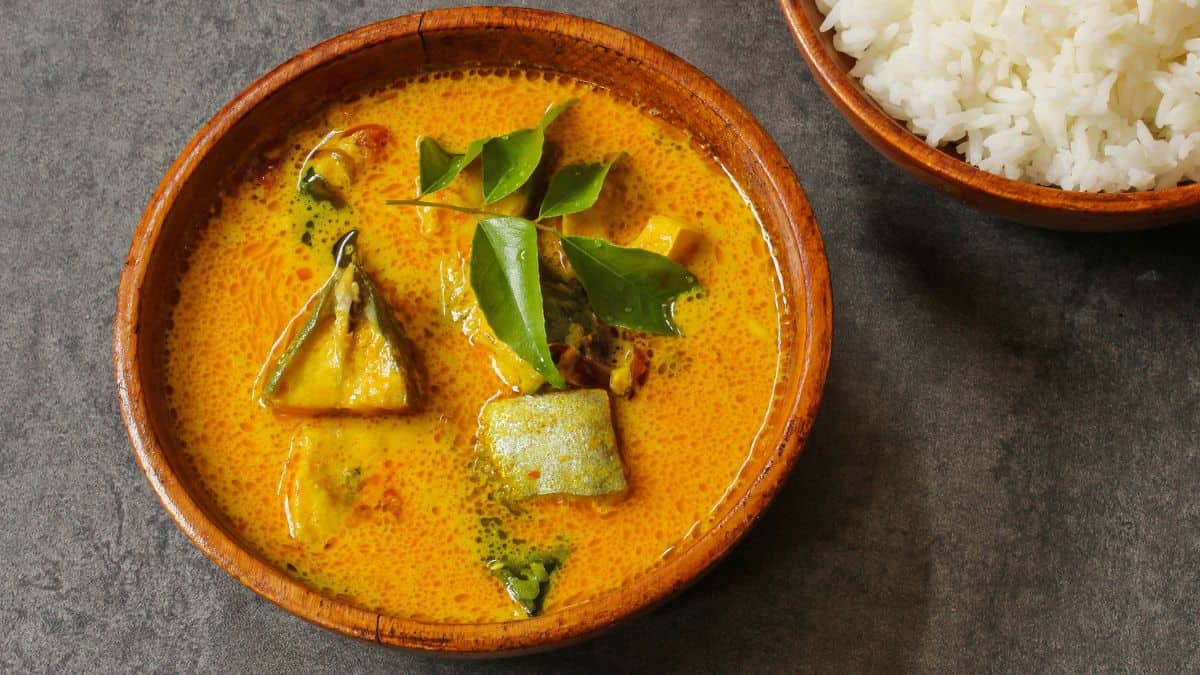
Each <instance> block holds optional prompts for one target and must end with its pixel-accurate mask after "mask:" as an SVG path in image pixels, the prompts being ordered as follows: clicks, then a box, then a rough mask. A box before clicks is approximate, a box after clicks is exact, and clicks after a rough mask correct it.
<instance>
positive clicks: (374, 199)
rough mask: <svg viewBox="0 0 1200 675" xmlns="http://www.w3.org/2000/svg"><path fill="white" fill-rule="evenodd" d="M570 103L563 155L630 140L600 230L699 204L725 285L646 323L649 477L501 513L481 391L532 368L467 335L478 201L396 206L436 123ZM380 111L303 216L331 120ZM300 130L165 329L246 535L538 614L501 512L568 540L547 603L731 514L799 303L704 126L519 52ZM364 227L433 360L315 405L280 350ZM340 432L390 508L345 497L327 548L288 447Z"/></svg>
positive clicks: (195, 266)
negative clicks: (499, 357)
mask: <svg viewBox="0 0 1200 675" xmlns="http://www.w3.org/2000/svg"><path fill="white" fill-rule="evenodd" d="M568 99H577V100H576V102H575V103H574V104H573V105H572V106H571V107H570V108H569V109H568V110H567V111H566V112H565V113H563V114H562V116H561V117H559V118H558V120H557V121H555V122H554V123H553V125H551V126H550V127H549V130H548V132H547V138H548V142H549V144H550V145H552V146H553V147H554V148H555V151H556V152H558V153H560V155H561V156H560V157H559V158H558V160H557V161H558V162H559V164H560V165H561V164H569V163H575V162H598V161H602V160H604V159H606V158H608V157H611V156H612V155H613V154H614V153H616V152H617V151H624V152H625V153H626V155H625V156H624V157H623V158H622V159H621V160H620V161H619V162H618V163H617V164H616V165H615V166H614V167H613V169H612V171H611V173H610V175H609V176H608V180H607V182H606V184H605V187H604V190H603V192H602V193H601V196H600V200H599V202H598V203H597V205H596V206H595V207H594V208H593V210H592V211H590V212H589V214H591V215H590V218H591V221H592V227H594V228H598V230H597V232H596V233H597V234H601V235H603V236H606V237H607V238H609V239H610V240H611V241H613V242H615V243H617V244H627V243H629V242H631V241H632V240H633V239H634V238H635V237H636V236H637V235H638V234H639V232H641V231H642V229H643V227H644V226H645V225H646V224H647V222H648V221H649V220H650V219H651V218H652V217H654V216H669V217H672V218H674V219H676V220H677V221H682V222H686V223H688V224H689V226H690V227H692V228H694V229H695V230H697V231H698V232H699V233H701V235H702V237H701V241H700V242H699V244H698V245H697V247H696V250H695V251H694V252H692V253H691V255H690V257H689V258H688V259H687V262H686V266H687V268H688V269H689V270H690V271H691V272H693V273H694V274H695V275H696V277H697V278H698V279H699V281H700V283H701V284H702V285H703V289H704V290H703V293H702V294H700V295H698V296H696V297H689V298H687V299H683V300H681V301H680V302H679V303H678V307H677V308H676V319H677V321H678V323H679V325H680V327H681V328H682V331H683V336H682V337H671V336H642V337H640V338H639V340H640V344H641V345H643V346H644V347H645V349H646V351H647V353H648V354H649V355H650V356H649V372H648V374H647V375H646V377H645V381H644V384H643V385H642V386H641V387H640V388H638V389H637V390H636V392H635V393H634V395H633V396H632V397H631V398H625V397H622V396H612V400H613V403H612V418H613V419H612V424H613V426H614V427H615V430H616V434H617V439H618V444H619V449H620V455H621V459H622V460H623V463H624V467H625V472H626V475H627V479H628V492H627V493H626V494H625V495H624V496H623V497H621V498H618V499H612V498H607V497H606V498H602V499H586V498H580V497H569V498H568V497H556V496H547V497H538V498H536V499H532V500H526V501H523V502H521V503H520V504H519V507H518V508H516V509H511V510H510V509H506V508H505V509H497V507H496V505H495V504H493V503H491V502H489V501H488V497H487V495H488V490H487V485H486V481H487V479H486V477H484V478H481V477H480V474H479V472H478V471H477V470H476V457H477V455H476V452H477V451H476V430H477V428H478V420H479V415H480V410H481V408H482V407H483V405H484V404H485V403H486V402H487V401H488V400H490V399H493V398H496V397H501V396H512V395H514V394H513V388H512V387H511V386H510V385H507V384H505V382H504V381H503V380H501V378H500V377H498V375H497V370H496V366H495V365H494V363H493V358H492V352H491V351H490V350H489V349H488V348H487V346H486V345H483V344H481V343H479V342H478V341H474V343H473V342H472V341H471V340H468V338H467V337H466V336H465V334H464V328H463V326H462V321H461V317H460V316H457V315H456V313H455V312H454V311H452V310H453V307H452V305H453V304H454V303H453V299H452V298H449V296H450V295H453V288H452V283H451V281H452V280H453V279H454V278H455V275H456V274H461V272H462V270H463V269H464V267H463V254H464V252H465V251H468V250H469V246H470V241H471V236H472V232H473V225H474V222H475V219H476V218H477V216H472V215H469V214H461V213H451V212H438V213H437V214H434V215H430V213H429V212H428V210H421V209H418V208H413V207H407V206H389V205H386V204H385V203H384V202H385V200H387V199H411V198H413V197H415V195H416V177H417V174H418V164H417V157H418V155H417V150H416V141H417V139H418V138H419V137H421V136H432V137H434V138H436V139H437V140H438V141H439V142H440V143H441V144H442V145H443V146H444V147H446V148H449V149H451V150H454V151H461V150H462V149H463V148H465V147H466V146H467V144H468V143H469V142H470V141H472V140H474V139H476V138H481V137H485V136H494V135H499V134H504V133H507V132H509V131H512V130H515V129H521V128H528V127H532V126H534V125H535V124H536V123H537V122H538V120H539V119H540V118H541V115H542V113H543V111H545V110H546V108H547V106H549V105H550V104H552V103H555V102H562V101H565V100H568ZM364 124H370V125H379V126H380V127H382V128H384V129H386V132H387V134H386V136H387V142H386V146H385V147H383V148H382V150H381V151H380V152H378V153H377V154H376V156H375V157H374V158H373V160H372V161H371V162H370V163H369V165H367V166H365V167H362V169H361V170H360V171H359V172H358V175H356V176H355V177H354V183H353V186H352V187H351V188H350V189H349V191H348V193H347V195H346V203H347V204H348V205H349V208H348V209H347V212H348V213H349V215H345V216H338V217H339V218H344V221H345V222H341V221H338V222H333V223H332V224H331V223H329V222H326V223H324V224H323V225H320V226H318V227H311V226H308V227H307V230H308V232H307V234H306V225H305V223H304V219H305V214H304V207H303V205H302V204H301V203H300V202H298V201H297V198H296V185H297V180H298V177H299V172H300V169H301V166H302V164H303V162H304V160H305V157H306V154H307V153H308V151H309V150H310V149H311V148H313V147H314V146H316V145H317V144H318V143H320V142H321V140H322V138H323V137H324V136H325V134H326V133H327V132H329V131H330V130H331V129H347V128H351V127H355V126H356V125H364ZM281 132H287V130H281ZM283 138H284V139H285V140H284V141H283V142H281V143H280V144H279V145H278V146H276V148H275V150H273V151H268V152H267V153H266V155H265V156H264V157H263V158H255V159H254V160H253V161H252V162H251V164H252V165H253V166H255V167H257V168H256V169H255V170H252V171H250V172H248V175H247V176H246V177H245V178H244V179H242V180H240V182H235V183H234V184H231V185H229V186H228V187H227V188H225V190H224V191H223V196H222V198H221V203H220V204H219V208H214V211H213V213H214V215H213V216H212V217H211V220H210V222H208V223H207V225H206V226H205V227H203V228H202V229H201V232H200V233H199V234H198V236H197V238H196V240H195V241H194V243H193V244H192V246H191V250H190V251H189V252H188V265H187V268H186V271H184V272H183V274H182V276H181V279H180V282H179V300H178V303H177V305H176V306H175V308H174V312H173V316H172V325H171V328H170V331H169V334H168V340H167V357H166V358H167V374H166V377H167V384H168V387H167V391H168V392H169V393H168V396H169V403H170V407H171V410H172V411H173V413H174V425H175V434H176V435H177V438H178V440H179V442H180V445H181V447H182V449H183V452H184V455H185V457H186V460H187V462H188V464H189V467H188V468H189V469H190V470H191V471H192V472H193V474H194V476H195V478H196V479H197V481H198V482H199V484H200V485H201V486H202V487H203V489H204V490H205V491H206V492H207V493H208V496H209V497H210V499H211V501H212V503H213V504H214V505H215V507H216V508H217V509H219V510H220V511H221V512H222V513H223V514H224V515H225V516H226V518H227V520H228V522H229V523H230V524H231V526H232V527H233V528H234V530H235V531H236V533H237V534H238V535H239V536H240V537H241V538H242V540H243V541H244V542H245V543H246V544H247V545H249V546H250V547H251V548H253V549H254V550H256V551H257V552H258V553H259V554H261V555H262V556H264V557H265V558H266V559H268V560H270V561H272V562H273V563H274V564H275V565H277V566H278V567H279V569H281V570H284V571H285V572H286V573H288V574H290V575H292V576H294V577H295V578H297V579H299V580H301V581H303V582H304V583H307V584H309V585H311V586H313V587H314V588H318V589H321V590H322V591H324V592H326V593H328V594H330V595H332V596H337V597H340V598H344V599H347V600H349V601H350V602H353V603H354V604H357V605H359V606H361V607H364V608H367V609H370V610H373V611H378V612H382V613H388V614H392V615H396V616H402V617H409V618H415V619H423V620H430V621H448V622H481V621H503V620H513V619H518V618H521V617H524V616H525V615H526V614H525V612H524V611H522V609H521V608H520V607H519V606H518V605H517V604H516V603H514V602H513V600H512V599H510V597H509V595H508V594H507V593H506V591H505V588H504V587H503V585H502V584H501V583H499V582H498V581H497V578H496V576H494V575H493V574H492V572H491V571H489V569H488V568H487V566H486V565H485V561H484V560H482V559H481V546H483V545H485V544H486V542H485V541H484V538H485V537H487V536H494V535H495V532H494V531H492V530H489V528H488V527H486V526H485V525H481V520H486V518H487V517H496V518H499V519H501V520H502V521H503V525H504V530H505V533H504V536H507V537H511V538H517V539H519V540H521V541H524V542H528V543H530V544H531V545H537V546H541V547H543V548H546V547H552V546H561V547H563V548H565V550H566V551H567V557H566V558H565V562H564V564H563V565H562V566H561V569H559V570H557V571H556V573H555V575H554V578H553V583H552V587H551V590H550V592H549V593H548V595H547V596H546V598H545V604H544V612H546V613H552V612H554V611H557V610H559V609H561V608H564V607H567V606H570V605H573V604H577V603H580V602H583V601H586V600H588V599H589V598H591V597H593V596H595V595H597V594H599V593H602V592H605V591H609V590H612V589H618V588H620V587H622V586H623V585H625V584H628V583H629V582H630V581H631V580H632V579H634V578H635V577H637V576H638V575H642V574H654V568H655V566H656V565H658V564H660V563H661V561H662V560H664V558H666V557H668V556H670V555H671V552H672V551H673V550H677V549H678V548H680V547H684V546H686V545H687V542H688V540H689V538H690V537H694V536H696V535H697V534H698V533H699V532H702V531H704V529H705V528H706V527H708V526H709V525H710V522H709V518H710V514H711V512H712V511H713V510H714V509H715V508H716V507H717V506H718V505H719V504H721V502H722V500H723V499H724V496H725V495H726V492H727V490H728V489H729V488H730V486H731V485H733V484H734V482H735V481H736V480H737V479H738V476H739V471H740V469H741V467H742V465H743V463H744V462H745V460H746V458H747V456H748V455H749V453H750V451H751V448H752V446H753V444H754V443H755V439H756V436H757V434H758V433H759V430H760V428H761V427H762V425H763V421H764V419H765V417H766V415H767V412H768V409H769V407H770V405H771V401H772V397H773V391H774V387H775V382H776V375H777V368H778V364H779V353H778V346H777V345H778V338H779V330H780V328H779V316H780V312H781V306H780V301H779V300H778V281H777V276H776V267H775V265H774V262H773V260H772V258H771V254H770V250H771V248H770V245H769V243H768V242H767V240H766V239H765V235H764V233H763V231H762V229H761V227H760V225H759V223H758V221H757V219H756V216H755V214H754V212H753V209H752V208H751V207H750V206H749V205H748V204H747V203H746V201H745V199H744V198H743V196H742V195H741V193H740V192H739V190H738V188H737V186H736V185H734V184H733V183H732V182H731V180H730V179H729V177H728V176H727V175H726V174H725V173H724V172H723V171H722V168H721V167H720V166H719V165H718V164H717V163H716V162H715V161H714V160H713V159H712V158H711V157H710V156H708V155H707V154H705V152H704V151H703V149H702V148H700V147H699V146H698V145H696V144H695V143H693V142H692V140H691V139H690V138H689V136H688V135H687V134H685V133H683V132H681V131H679V130H677V129H675V128H673V127H671V126H670V125H668V124H667V123H666V122H664V121H663V120H661V119H660V118H658V117H657V116H655V114H654V111H649V110H645V109H641V108H639V107H637V106H636V105H634V104H633V103H631V102H629V101H627V100H622V99H619V98H617V97H614V96H613V95H612V94H611V93H609V92H607V91H605V90H603V89H601V88H597V87H595V86H593V85H589V84H586V83H581V82H577V81H574V80H571V79H567V78H564V77H561V76H555V75H546V74H542V73H539V72H535V71H529V72H526V71H512V72H500V73H495V72H465V73H453V74H450V73H447V74H438V75H432V76H427V77H424V78H420V79H413V80H406V81H402V82H400V83H397V84H396V85H394V86H392V87H388V88H386V89H383V90H381V91H378V92H374V93H371V94H368V95H365V96H361V97H355V98H352V99H348V100H346V101H345V102H342V103H339V104H337V105H334V106H331V107H330V108H329V109H328V110H326V111H325V112H324V113H322V114H319V115H317V116H316V117H315V118H314V119H313V120H312V121H311V123H310V124H309V125H308V126H306V127H305V128H299V129H295V130H293V131H291V132H290V133H287V135H286V136H283ZM214 206H217V205H214ZM327 221H328V219H327ZM343 225H344V226H345V229H348V228H349V227H355V228H357V229H358V231H359V237H358V241H359V245H360V252H361V257H362V261H363V264H364V265H365V268H366V269H367V270H368V271H369V273H370V275H371V278H372V279H373V280H374V283H375V286H376V287H377V289H378V290H379V292H380V293H381V294H382V295H383V298H384V300H385V301H386V304H387V306H388V307H390V310H391V312H392V315H393V316H394V317H395V319H396V321H397V322H398V323H399V324H401V325H403V327H404V331H405V333H406V334H407V337H408V340H409V341H410V342H411V345H412V351H413V359H414V361H415V362H417V363H419V364H420V366H419V368H420V371H421V377H422V383H421V392H420V393H421V401H420V403H419V405H418V406H416V407H415V408H414V410H412V411H409V412H407V413H404V414H381V415H369V416H344V415H343V416H329V417H322V416H315V417H313V416H302V415H294V414H293V415H289V414H282V413H280V412H278V411H276V410H273V409H271V408H269V407H266V406H264V405H263V404H262V403H261V402H260V398H259V388H260V386H261V383H260V379H259V377H260V372H261V371H262V369H263V367H264V363H265V362H266V360H267V359H268V355H269V354H271V353H272V348H273V345H275V343H276V340H277V338H279V336H280V334H281V333H282V332H283V331H284V329H285V327H286V326H288V325H289V322H290V321H292V320H293V317H295V316H296V315H297V313H298V312H299V311H300V310H301V309H302V308H303V307H304V306H305V303H306V302H307V301H308V300H309V298H310V297H311V296H312V295H313V294H314V292H316V290H317V289H318V288H319V287H320V286H321V284H322V282H323V281H324V280H325V279H326V278H328V277H329V275H330V273H331V270H332V269H333V259H332V257H331V255H330V246H331V245H332V243H333V240H334V239H335V238H336V237H337V236H338V235H340V234H341V231H339V228H342V226H343ZM448 280H451V281H448ZM314 434H316V435H314ZM319 438H325V439H330V438H332V439H335V440H334V441H327V442H338V441H337V440H336V439H338V438H350V439H351V440H352V442H350V444H349V445H348V446H347V449H346V452H347V453H357V454H360V455H362V454H365V455H370V459H369V462H370V464H371V467H372V475H371V482H372V484H371V485H370V486H369V489H370V490H371V491H372V494H374V495H376V497H377V499H378V500H379V504H380V505H379V506H377V507H375V508H369V509H365V510H361V509H360V510H358V511H355V512H354V513H352V514H350V515H347V516H346V518H345V520H344V523H343V525H342V526H339V527H337V528H335V529H334V530H333V532H332V534H331V536H330V538H329V539H328V541H325V542H323V543H321V544H320V545H313V544H312V543H311V542H306V541H304V540H302V539H297V538H296V537H295V536H293V535H295V534H296V532H297V531H307V530H305V529H304V528H306V527H307V525H306V524H305V523H292V524H291V525H292V527H291V528H289V519H288V514H287V512H286V511H285V505H284V500H285V498H286V497H287V496H288V495H289V490H290V487H289V483H288V481H289V480H290V479H288V478H286V477H285V466H286V465H287V463H288V459H289V453H290V452H292V450H293V445H303V444H304V443H310V442H316V441H313V439H319ZM296 439H300V440H296ZM364 489H367V488H364ZM339 522H340V521H339ZM492 522H496V521H492ZM493 529H494V528H493Z"/></svg>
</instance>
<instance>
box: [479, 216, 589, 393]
mask: <svg viewBox="0 0 1200 675" xmlns="http://www.w3.org/2000/svg"><path fill="white" fill-rule="evenodd" d="M471 288H472V289H474V291H475V298H476V299H477V300H478V301H479V308H480V309H482V310H483V315H484V317H486V318H487V321H488V325H489V326H491V328H492V331H493V332H495V333H496V337H498V338H500V339H501V340H503V341H504V343H505V344H506V345H508V346H509V347H512V350H513V351H514V352H516V353H517V356H519V357H521V358H522V359H524V360H525V361H526V362H528V363H529V364H530V365H532V366H533V367H534V368H535V369H536V370H537V371H538V372H539V373H541V374H542V377H545V378H546V381H547V382H549V383H550V384H552V385H554V386H555V387H556V388H558V389H562V388H563V387H565V386H567V385H566V382H564V381H563V378H562V375H560V374H559V372H558V368H557V367H556V366H555V365H554V360H553V359H552V358H551V357H550V347H549V345H548V344H547V343H546V317H545V313H544V311H543V309H542V288H541V283H540V281H539V277H538V247H537V228H536V226H535V225H534V224H533V223H531V222H529V221H528V220H525V219H524V218H514V217H509V216H501V217H496V218H485V219H483V220H481V221H479V224H478V225H476V226H475V238H474V240H473V241H472V243H471Z"/></svg>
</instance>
